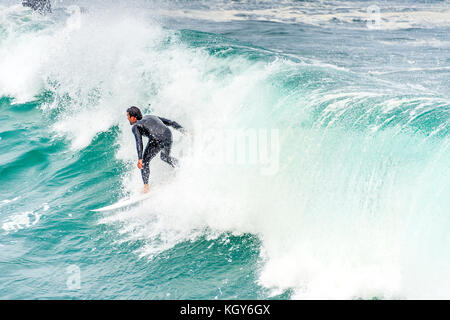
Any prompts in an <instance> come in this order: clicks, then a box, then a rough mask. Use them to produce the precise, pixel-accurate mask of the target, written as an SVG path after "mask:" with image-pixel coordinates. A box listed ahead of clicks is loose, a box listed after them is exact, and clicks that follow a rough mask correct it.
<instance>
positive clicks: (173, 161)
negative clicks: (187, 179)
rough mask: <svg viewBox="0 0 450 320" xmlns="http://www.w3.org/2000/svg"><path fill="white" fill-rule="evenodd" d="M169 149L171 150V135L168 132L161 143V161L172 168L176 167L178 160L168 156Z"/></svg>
mask: <svg viewBox="0 0 450 320" xmlns="http://www.w3.org/2000/svg"><path fill="white" fill-rule="evenodd" d="M170 149H172V133H171V132H170V131H169V132H168V134H167V136H166V139H165V140H164V141H163V142H162V151H161V160H163V161H164V162H167V163H168V164H170V165H171V166H172V167H174V168H175V167H178V160H177V159H175V158H174V157H171V156H170Z"/></svg>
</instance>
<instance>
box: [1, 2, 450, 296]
mask: <svg viewBox="0 0 450 320" xmlns="http://www.w3.org/2000/svg"><path fill="white" fill-rule="evenodd" d="M80 6H81V8H80V7H78V6H74V5H73V3H71V2H70V1H65V2H61V3H59V4H55V7H54V8H53V14H52V15H47V16H45V15H40V14H35V13H32V12H31V10H29V9H25V8H22V7H21V6H19V5H14V4H11V3H8V4H4V5H2V6H0V70H1V72H0V109H1V116H0V126H1V127H0V128H1V129H0V150H1V155H0V186H1V190H2V192H1V197H0V226H1V229H0V233H1V235H2V236H1V237H0V249H1V250H0V261H2V262H4V263H2V264H3V265H4V268H3V267H2V273H1V275H0V279H1V280H0V281H1V283H2V286H1V288H0V297H2V298H7V299H23V298H28V299H30V298H31V299H35V298H48V299H55V298H63V299H65V298H80V299H92V298H100V299H115V298H116V299H117V298H122V299H130V298H131V299H143V298H144V299H180V298H183V299H214V298H218V299H255V298H257V299H266V298H279V299H317V298H320V299H358V298H363V299H373V298H377V299H383V298H384V299H396V298H400V299H417V298H419V299H422V298H425V299H430V298H446V299H448V298H449V296H450V283H449V278H448V270H449V262H450V254H449V251H448V249H447V248H448V246H449V244H450V241H449V240H450V238H449V233H448V230H449V227H450V221H449V216H448V212H449V209H450V203H449V199H450V194H449V192H450V190H449V185H450V184H449V181H450V176H449V175H450V170H449V163H450V151H449V141H450V140H449V123H450V108H449V101H450V100H449V94H450V87H449V82H448V75H449V73H448V72H449V70H450V61H449V60H448V56H449V51H450V45H449V44H450V38H449V36H448V35H449V34H450V33H449V32H448V31H450V30H449V28H450V26H449V25H448V21H450V20H449V19H446V18H445V14H447V15H448V7H447V11H445V10H444V11H442V7H445V3H443V2H442V1H439V2H436V3H433V2H432V3H430V2H427V3H425V4H424V3H421V2H412V1H409V2H406V1H399V2H398V3H397V2H394V3H390V4H389V6H388V4H385V3H383V4H380V5H379V7H370V8H369V7H368V6H367V3H366V2H363V1H362V2H344V1H340V2H336V3H335V4H333V5H332V4H321V5H318V4H317V3H316V2H308V1H305V2H298V1H293V2H291V1H283V2H281V3H280V4H278V5H277V6H276V7H275V6H274V5H273V4H271V3H270V2H265V1H242V2H239V3H234V2H233V4H230V3H228V2H221V1H216V2H208V3H207V4H205V3H204V2H197V1H190V2H183V1H174V2H166V1H164V2H158V1H150V2H149V1H141V2H140V1H133V2H127V4H126V5H122V6H120V7H119V5H117V4H114V5H107V3H105V2H98V3H94V4H93V3H92V2H86V3H81V5H80ZM377 8H378V9H379V11H377V10H378V9H377ZM182 12H184V13H183V14H182ZM443 12H444V13H443ZM446 12H447V13H446ZM378 14H380V16H378ZM442 15H444V18H442ZM426 17H434V19H431V18H430V19H427V18H426ZM439 17H440V18H439ZM130 105H137V106H140V107H141V108H142V110H143V111H145V113H153V114H157V115H160V116H164V117H167V118H169V119H174V120H176V121H177V122H180V123H181V124H182V125H184V126H185V127H186V128H187V129H188V131H189V132H191V135H190V136H189V137H184V136H182V135H180V134H178V133H177V132H174V150H173V153H174V155H176V156H177V157H178V158H180V160H181V163H182V165H181V167H180V168H179V169H178V170H177V171H173V170H172V169H171V168H170V167H168V166H167V165H166V164H165V163H163V162H161V161H160V160H159V158H158V157H157V158H155V160H154V161H152V164H151V193H152V195H151V198H150V200H149V201H146V202H144V203H143V204H142V205H140V206H136V207H133V208H129V209H127V210H124V211H120V212H113V213H106V214H94V213H92V212H90V211H89V210H91V209H95V208H98V207H101V206H106V205H108V204H111V203H113V202H114V201H117V200H119V199H120V198H122V197H123V196H125V195H129V194H135V193H137V192H139V190H140V188H141V187H142V182H141V178H140V173H139V171H138V170H137V169H136V168H135V162H136V151H135V145H134V139H133V136H132V133H131V130H130V126H129V124H128V122H127V120H126V117H125V110H126V108H127V107H128V106H130Z"/></svg>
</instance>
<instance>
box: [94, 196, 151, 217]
mask: <svg viewBox="0 0 450 320" xmlns="http://www.w3.org/2000/svg"><path fill="white" fill-rule="evenodd" d="M149 197H150V194H149V193H145V194H142V195H138V196H132V197H129V198H125V199H122V200H120V201H118V202H116V203H113V204H111V205H109V206H106V207H102V208H98V209H93V210H91V211H94V212H104V211H112V210H117V209H121V208H125V207H129V206H132V205H134V204H137V203H139V202H141V201H144V200H146V199H148V198H149Z"/></svg>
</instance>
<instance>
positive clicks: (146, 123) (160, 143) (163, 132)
mask: <svg viewBox="0 0 450 320" xmlns="http://www.w3.org/2000/svg"><path fill="white" fill-rule="evenodd" d="M167 126H171V127H173V128H175V129H177V130H180V131H182V132H184V129H183V127H182V126H180V125H179V124H178V123H176V122H175V121H171V120H168V119H165V118H161V117H156V116H144V117H143V118H142V119H141V120H138V121H136V122H135V123H134V124H133V127H132V128H131V130H132V131H133V134H134V137H135V139H136V149H137V153H138V158H139V159H142V164H143V167H142V170H141V174H142V180H143V181H144V184H148V178H149V176H150V160H152V159H153V157H154V156H156V155H157V154H158V152H159V151H161V160H163V161H165V162H167V163H168V164H170V165H171V166H172V167H176V166H178V161H177V159H175V158H173V157H171V156H170V149H171V147H172V132H171V131H170V129H169V128H168V127H167ZM142 136H146V137H148V143H147V146H146V147H145V150H143V143H142Z"/></svg>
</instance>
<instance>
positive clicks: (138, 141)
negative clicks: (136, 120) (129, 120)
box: [131, 125, 143, 159]
mask: <svg viewBox="0 0 450 320" xmlns="http://www.w3.org/2000/svg"><path fill="white" fill-rule="evenodd" d="M131 131H133V134H134V139H135V140H136V150H137V154H138V159H142V149H143V144H142V134H141V132H140V131H139V128H138V126H137V125H134V126H133V127H132V128H131Z"/></svg>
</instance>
